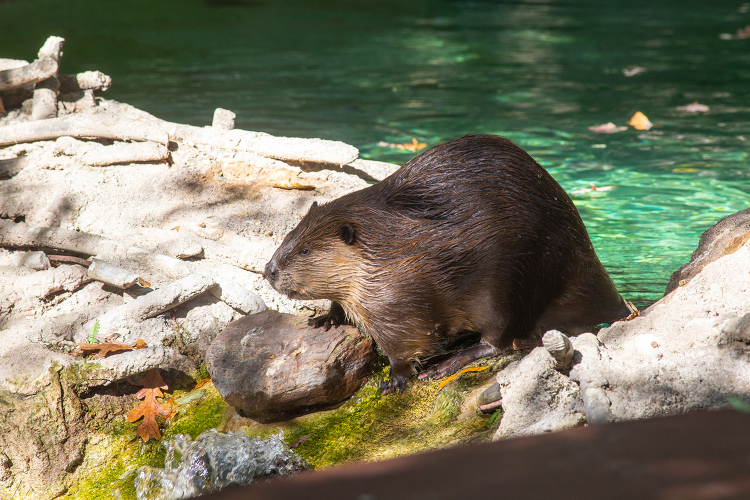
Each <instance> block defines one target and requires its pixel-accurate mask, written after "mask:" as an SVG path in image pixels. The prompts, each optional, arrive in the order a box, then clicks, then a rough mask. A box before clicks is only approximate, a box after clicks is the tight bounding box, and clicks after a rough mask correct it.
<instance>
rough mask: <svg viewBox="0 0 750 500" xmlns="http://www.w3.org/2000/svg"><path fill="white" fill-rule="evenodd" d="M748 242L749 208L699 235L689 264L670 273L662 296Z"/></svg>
mask: <svg viewBox="0 0 750 500" xmlns="http://www.w3.org/2000/svg"><path fill="white" fill-rule="evenodd" d="M749 240H750V208H748V209H746V210H741V211H739V212H737V213H735V214H732V215H729V216H727V217H724V218H723V219H721V220H720V221H719V222H718V223H717V224H715V225H714V226H711V227H710V228H708V229H707V230H706V232H704V233H703V235H701V239H700V242H699V243H698V248H697V249H696V250H695V251H694V252H693V255H692V256H691V257H690V262H688V263H687V264H685V265H684V266H682V267H681V268H679V269H678V270H677V271H675V272H673V273H672V277H671V278H670V279H669V284H668V285H667V288H666V290H665V292H664V294H665V295H668V294H669V293H670V292H672V291H673V290H674V289H675V288H677V287H678V286H681V284H682V285H684V284H685V283H686V282H688V281H690V280H691V279H692V278H693V277H694V276H695V275H696V274H698V273H699V272H701V269H703V268H704V267H705V266H706V265H707V264H709V263H710V262H713V261H715V260H716V259H719V258H721V257H723V256H724V255H727V254H730V253H732V252H734V251H736V250H737V249H738V248H739V247H741V246H742V244H743V243H745V242H747V241H749Z"/></svg>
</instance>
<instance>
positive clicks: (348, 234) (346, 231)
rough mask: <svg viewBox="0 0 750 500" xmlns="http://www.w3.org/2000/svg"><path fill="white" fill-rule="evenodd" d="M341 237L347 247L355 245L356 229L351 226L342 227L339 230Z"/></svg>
mask: <svg viewBox="0 0 750 500" xmlns="http://www.w3.org/2000/svg"><path fill="white" fill-rule="evenodd" d="M339 236H340V237H341V241H343V242H344V243H346V244H347V245H353V244H354V238H355V234H354V228H353V227H352V226H351V225H350V224H344V225H343V226H341V229H339Z"/></svg>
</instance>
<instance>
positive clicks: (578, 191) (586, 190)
mask: <svg viewBox="0 0 750 500" xmlns="http://www.w3.org/2000/svg"><path fill="white" fill-rule="evenodd" d="M589 186H591V187H590V188H580V189H574V190H573V191H571V192H570V194H586V193H591V192H593V191H611V190H613V189H614V188H616V187H617V184H613V185H612V186H600V187H597V186H595V185H594V183H593V182H592V183H591V184H589Z"/></svg>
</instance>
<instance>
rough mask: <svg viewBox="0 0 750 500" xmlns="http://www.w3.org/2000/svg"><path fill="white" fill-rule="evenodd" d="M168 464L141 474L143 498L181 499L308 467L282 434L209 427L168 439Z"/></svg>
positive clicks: (140, 497) (139, 494) (138, 476)
mask: <svg viewBox="0 0 750 500" xmlns="http://www.w3.org/2000/svg"><path fill="white" fill-rule="evenodd" d="M164 447H165V448H166V449H167V456H166V459H165V461H164V462H165V463H164V465H165V467H164V468H163V469H159V468H154V467H141V468H140V469H138V472H137V473H136V478H135V485H136V486H135V491H136V497H137V498H138V500H180V499H183V498H192V497H194V496H198V495H202V494H205V493H209V492H212V491H218V490H220V489H222V488H226V487H229V486H244V485H247V484H250V483H251V482H253V481H254V480H258V479H268V478H271V477H275V476H286V475H289V474H294V473H297V472H301V471H303V470H305V469H308V468H309V466H308V465H307V464H306V463H305V461H304V460H303V459H302V457H300V456H299V455H298V454H297V453H295V452H293V451H291V450H290V449H289V448H287V446H286V445H285V444H284V441H283V440H282V436H281V434H279V435H276V436H271V437H270V438H268V439H260V438H257V437H256V438H250V437H248V436H247V435H245V433H244V432H242V431H235V432H230V433H222V432H218V431H216V430H215V429H211V430H208V431H206V432H204V433H203V434H201V435H200V436H198V438H197V439H196V440H195V441H193V440H191V439H190V438H189V437H187V436H185V435H182V434H178V435H177V436H175V437H174V438H172V439H169V440H167V441H165V442H164Z"/></svg>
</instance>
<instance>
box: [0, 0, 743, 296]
mask: <svg viewBox="0 0 750 500" xmlns="http://www.w3.org/2000/svg"><path fill="white" fill-rule="evenodd" d="M710 4H711V3H710V2H703V1H701V2H699V1H685V0H682V1H660V2H653V1H628V2H616V1H612V0H609V1H607V0H597V1H594V0H567V1H555V0H549V1H544V0H536V1H528V2H518V1H506V2H484V1H463V2H460V1H427V0H413V1H410V2H395V1H376V0H367V1H365V0H357V1H343V0H342V1H333V0H331V1H322V2H321V1H270V0H266V1H264V0H258V1H252V0H247V1H242V0H223V1H219V0H217V1H212V2H209V1H197V0H180V1H176V0H160V1H158V2H156V1H145V0H132V1H118V2H115V1H112V0H106V1H104V0H98V1H80V0H65V1H63V0H58V1H51V0H20V1H15V2H0V57H14V58H24V59H29V60H31V59H33V58H34V57H35V53H36V51H37V50H38V48H39V47H40V46H41V45H42V43H43V41H44V39H45V38H46V37H47V36H48V35H52V34H55V35H59V36H63V37H65V38H66V39H67V42H66V45H65V56H64V58H63V68H62V70H63V71H64V72H77V71H83V70H89V69H99V70H101V71H104V72H105V73H107V74H109V75H111V76H112V77H113V79H114V85H113V86H112V88H111V89H110V91H108V92H107V94H106V96H107V97H109V98H114V99H117V100H120V101H124V102H128V103H130V104H133V105H135V106H137V107H139V108H142V109H145V110H147V111H149V112H151V113H153V114H155V115H157V116H160V117H162V118H165V119H169V120H174V121H179V122H184V123H191V124H194V125H205V124H208V123H210V120H211V117H212V114H213V110H214V108H216V107H224V108H228V109H231V110H233V111H235V112H236V113H237V126H238V127H241V128H245V129H249V130H259V131H265V132H270V133H272V134H278V135H287V136H301V137H323V138H327V139H337V140H342V141H345V142H348V143H351V144H353V145H355V146H357V147H358V148H360V151H361V152H362V155H363V156H365V157H368V158H372V159H380V160H385V161H393V162H397V163H403V162H405V161H407V160H408V159H409V158H411V157H412V156H414V153H411V152H408V151H395V150H392V149H390V148H388V147H383V146H378V143H379V142H388V143H405V142H409V141H411V139H412V138H416V139H418V141H419V142H421V143H426V144H427V145H430V146H432V145H435V144H438V143H440V142H444V141H447V140H450V139H453V138H455V137H458V136H460V135H463V134H466V133H472V132H475V133H477V132H478V133H493V134H500V135H504V136H507V137H509V138H511V139H513V140H514V141H516V142H517V143H518V144H519V145H520V146H521V147H523V148H524V149H526V150H527V151H528V152H529V153H531V155H532V156H534V157H535V158H536V159H537V160H538V161H539V162H540V163H541V164H542V165H543V166H544V167H545V168H547V169H548V170H549V171H550V172H551V173H552V174H553V176H554V177H555V178H556V179H557V180H558V181H559V182H560V183H561V184H562V185H563V187H565V188H566V189H567V190H568V192H578V190H581V189H584V188H588V187H589V185H590V183H594V184H595V185H596V186H599V187H604V186H616V187H614V188H612V189H611V190H609V191H596V192H588V193H580V194H573V195H572V197H573V199H574V200H575V202H576V204H577V205H578V207H579V210H580V211H581V215H582V217H583V219H584V222H585V223H586V225H587V227H588V229H589V232H590V234H591V236H592V239H593V241H594V244H595V246H596V248H597V251H598V253H599V255H600V257H601V259H602V261H603V262H604V264H605V266H606V267H607V269H608V270H609V271H610V274H611V275H612V277H613V279H614V280H615V282H616V283H617V285H618V287H619V288H620V290H621V292H622V293H623V295H625V296H626V298H628V299H630V300H632V301H633V302H635V303H636V304H637V305H639V306H644V305H646V304H648V303H650V302H652V301H654V300H656V299H658V298H659V297H660V296H661V294H662V292H663V289H664V286H665V284H666V283H667V282H668V280H669V275H670V273H671V272H672V271H674V270H675V269H676V268H678V267H679V266H680V265H681V264H683V263H684V262H686V261H687V260H688V259H689V257H690V254H691V252H692V250H693V249H694V248H695V246H696V244H697V242H698V238H699V236H700V234H701V233H702V232H703V231H704V230H705V229H707V228H708V227H709V226H711V225H712V224H713V223H715V222H716V221H717V220H718V219H719V218H721V217H722V216H725V215H728V214H730V213H733V212H736V211H738V210H741V209H744V208H748V207H750V194H749V192H750V188H749V186H750V162H749V161H748V153H747V151H748V144H750V39H728V38H729V37H727V36H724V37H722V36H721V35H722V34H734V33H736V32H737V30H738V29H741V28H744V27H745V26H746V25H749V24H750V4H749V3H748V2H743V1H724V2H720V3H719V2H716V3H715V4H716V5H710ZM632 67H643V68H645V69H646V71H645V72H641V73H639V74H636V75H635V76H631V77H627V76H625V75H624V74H623V71H622V70H623V69H628V68H632ZM694 101H698V102H699V103H701V104H705V105H707V106H709V108H710V111H709V112H708V113H697V114H696V113H688V112H683V111H678V110H676V109H675V108H676V107H678V106H684V105H686V104H689V103H692V102H694ZM636 111H641V112H643V113H645V114H646V115H647V116H648V118H649V119H650V120H651V121H652V122H653V123H654V124H656V125H657V127H655V128H653V129H651V130H650V131H643V132H638V131H635V130H633V129H632V128H631V129H629V130H627V131H624V132H620V133H616V134H611V135H606V134H596V133H593V132H591V131H589V130H588V129H587V127H588V126H592V125H598V124H602V123H606V122H610V121H611V122H614V123H616V124H617V125H625V123H626V122H627V121H628V120H629V119H630V117H631V116H632V115H633V114H634V113H635V112H636Z"/></svg>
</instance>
